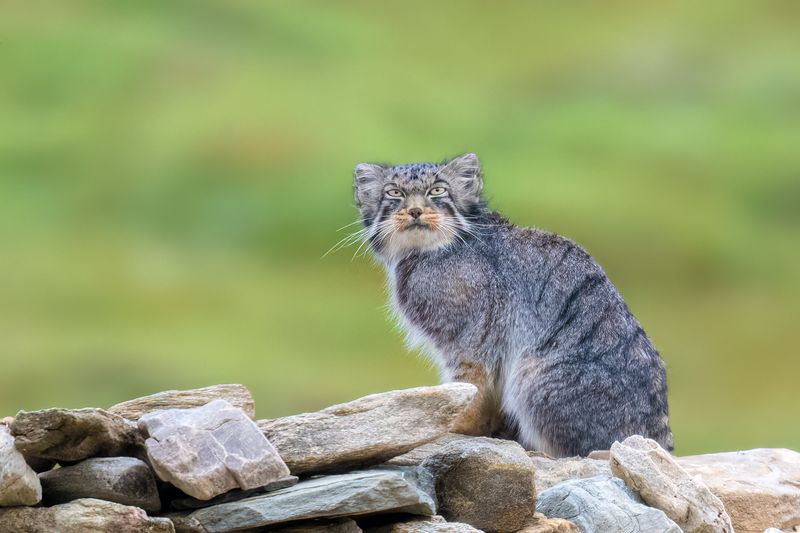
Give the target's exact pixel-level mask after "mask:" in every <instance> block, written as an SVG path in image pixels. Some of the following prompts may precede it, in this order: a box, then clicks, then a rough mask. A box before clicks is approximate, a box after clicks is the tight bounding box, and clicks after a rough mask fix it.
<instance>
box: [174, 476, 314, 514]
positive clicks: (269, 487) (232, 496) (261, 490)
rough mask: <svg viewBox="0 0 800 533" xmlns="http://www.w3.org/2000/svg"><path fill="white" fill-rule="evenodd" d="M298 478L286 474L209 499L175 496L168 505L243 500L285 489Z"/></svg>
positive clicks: (180, 506) (199, 506)
mask: <svg viewBox="0 0 800 533" xmlns="http://www.w3.org/2000/svg"><path fill="white" fill-rule="evenodd" d="M298 480H299V479H298V477H297V476H286V477H285V478H281V479H279V480H277V481H271V482H269V483H267V484H266V485H264V486H262V487H258V488H255V489H249V490H239V489H234V490H230V491H228V492H226V493H224V494H220V495H219V496H215V497H213V498H211V499H210V500H198V499H197V498H176V499H174V500H172V501H171V502H170V503H169V506H170V508H172V509H177V510H188V509H202V508H203V507H209V506H211V505H217V504H220V503H228V502H235V501H237V500H244V499H245V498H252V497H253V496H260V495H262V494H266V493H267V492H273V491H276V490H278V489H285V488H286V487H291V486H292V485H296V484H297V482H298Z"/></svg>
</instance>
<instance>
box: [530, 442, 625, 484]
mask: <svg viewBox="0 0 800 533" xmlns="http://www.w3.org/2000/svg"><path fill="white" fill-rule="evenodd" d="M528 456H529V457H530V458H531V461H532V462H533V466H534V468H535V469H536V490H538V491H539V492H541V491H543V490H546V489H549V488H550V487H552V486H554V485H558V484H559V483H561V482H563V481H567V480H569V479H586V478H590V477H595V476H610V475H611V468H610V467H609V466H608V461H607V460H600V459H591V458H587V457H562V458H559V459H553V458H552V457H550V456H548V455H545V454H543V453H541V452H528Z"/></svg>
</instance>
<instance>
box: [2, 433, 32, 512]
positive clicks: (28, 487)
mask: <svg viewBox="0 0 800 533" xmlns="http://www.w3.org/2000/svg"><path fill="white" fill-rule="evenodd" d="M41 500H42V486H41V484H40V483H39V478H38V476H37V475H36V472H34V471H33V470H32V469H31V467H29V466H28V463H26V462H25V458H24V457H23V456H22V454H21V453H19V452H18V451H17V449H16V448H15V447H14V437H12V436H11V432H10V431H9V430H8V428H7V427H6V426H4V425H0V507H5V506H12V505H36V504H37V503H39V502H40V501H41Z"/></svg>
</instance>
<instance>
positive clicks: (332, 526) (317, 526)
mask: <svg viewBox="0 0 800 533" xmlns="http://www.w3.org/2000/svg"><path fill="white" fill-rule="evenodd" d="M270 531H271V532H273V533H361V528H360V527H358V524H357V523H356V521H355V520H351V519H350V518H339V519H336V520H314V521H311V522H303V523H302V524H298V525H296V526H288V527H281V528H278V529H270Z"/></svg>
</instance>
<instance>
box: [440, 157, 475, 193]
mask: <svg viewBox="0 0 800 533" xmlns="http://www.w3.org/2000/svg"><path fill="white" fill-rule="evenodd" d="M442 174H443V175H444V176H445V177H446V178H447V179H448V181H450V184H451V185H452V186H453V187H455V188H456V189H457V190H458V192H459V193H460V195H461V196H462V198H463V199H465V200H469V201H473V202H477V201H479V200H480V199H481V192H483V172H481V162H480V161H479V160H478V156H477V155H475V154H473V153H468V154H464V155H460V156H458V157H455V158H453V159H451V160H450V161H448V162H447V163H446V164H445V166H444V169H443V171H442Z"/></svg>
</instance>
